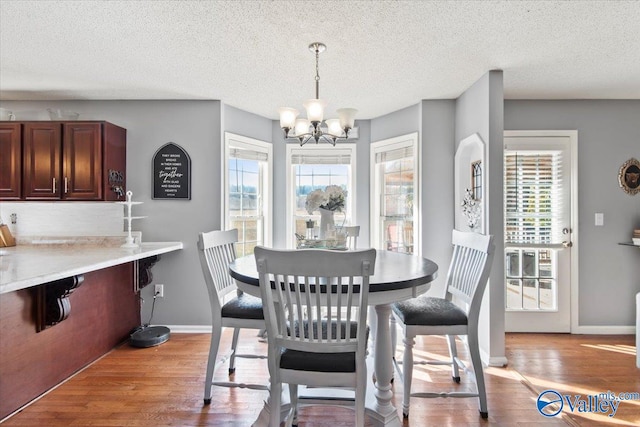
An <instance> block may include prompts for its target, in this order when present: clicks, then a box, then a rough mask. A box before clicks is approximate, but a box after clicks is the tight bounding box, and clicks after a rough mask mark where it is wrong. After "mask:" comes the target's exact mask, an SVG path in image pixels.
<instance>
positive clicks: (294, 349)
mask: <svg viewBox="0 0 640 427" xmlns="http://www.w3.org/2000/svg"><path fill="white" fill-rule="evenodd" d="M254 253H255V257H256V265H257V269H258V275H259V278H260V279H259V280H260V292H261V295H262V300H263V302H264V304H263V306H264V312H265V320H266V323H267V334H268V336H269V374H270V376H271V379H270V393H269V400H270V407H271V410H270V417H271V418H270V421H269V426H271V427H277V426H279V425H280V409H279V408H280V406H281V394H282V385H283V383H287V384H288V385H289V396H290V399H291V410H290V411H289V413H288V414H287V417H286V419H285V425H286V426H291V425H297V422H298V419H297V417H298V408H299V405H300V404H304V402H305V400H304V399H303V398H302V397H300V398H299V397H298V386H299V385H306V386H310V387H322V388H325V387H329V388H330V387H339V388H350V389H353V390H354V394H355V396H354V398H353V399H348V400H345V399H338V398H335V399H327V400H321V398H318V397H314V398H313V400H312V401H311V402H310V403H309V402H307V403H308V404H313V405H316V404H329V405H334V406H335V405H337V406H348V407H353V408H354V410H355V418H356V421H355V424H354V425H355V426H357V427H362V426H364V416H365V414H364V403H365V394H366V388H367V368H366V363H365V358H366V341H367V333H368V328H367V323H366V315H367V302H368V297H369V276H370V275H372V274H373V273H374V266H375V260H376V251H375V249H367V250H361V251H348V252H336V251H329V250H317V249H316V250H314V249H304V250H296V251H285V250H276V249H267V248H264V247H261V246H258V247H256V248H255V252H254ZM323 308H329V310H326V312H328V313H335V314H329V315H328V317H324V316H325V315H326V312H325V310H323ZM332 308H333V309H335V310H332ZM343 308H344V309H345V310H343ZM343 313H344V314H343Z"/></svg>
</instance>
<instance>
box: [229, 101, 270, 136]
mask: <svg viewBox="0 0 640 427" xmlns="http://www.w3.org/2000/svg"><path fill="white" fill-rule="evenodd" d="M272 124H273V120H271V119H267V118H265V117H262V116H258V115H257V114H253V113H248V112H246V111H244V110H240V109H238V108H235V107H232V106H230V105H226V104H223V105H222V131H223V133H224V132H230V133H235V134H236V135H242V136H246V137H249V138H253V139H258V140H260V141H266V142H271V140H272V138H273V134H272V132H273V129H272ZM222 138H223V139H222V141H224V135H222Z"/></svg>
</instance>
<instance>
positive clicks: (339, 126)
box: [278, 42, 358, 146]
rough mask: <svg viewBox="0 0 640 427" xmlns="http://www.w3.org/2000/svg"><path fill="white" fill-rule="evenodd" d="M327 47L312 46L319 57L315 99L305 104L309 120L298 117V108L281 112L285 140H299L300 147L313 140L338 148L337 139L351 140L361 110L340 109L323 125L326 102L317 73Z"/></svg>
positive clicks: (320, 44) (279, 110) (314, 44)
mask: <svg viewBox="0 0 640 427" xmlns="http://www.w3.org/2000/svg"><path fill="white" fill-rule="evenodd" d="M326 48H327V47H326V46H325V45H324V44H323V43H319V42H315V43H311V44H310V45H309V50H310V51H311V52H314V53H315V55H316V97H315V99H308V100H307V101H305V102H304V103H303V104H302V105H303V106H304V108H305V110H307V118H306V119H305V118H297V117H298V114H299V112H298V110H296V109H295V108H288V107H282V108H279V109H278V112H279V113H280V127H281V128H282V130H283V131H284V136H285V138H286V139H297V140H298V141H300V145H301V146H302V145H304V144H306V143H307V142H309V141H311V140H314V141H315V142H316V144H317V143H318V142H320V141H323V142H328V143H330V144H331V145H336V140H337V139H347V138H349V131H350V130H351V129H353V126H354V123H355V117H356V113H357V112H358V110H356V109H355V108H340V109H338V110H337V111H336V112H337V113H338V117H339V118H337V119H327V120H325V121H324V126H323V125H322V119H323V115H324V107H326V105H327V102H326V101H324V100H322V99H320V96H319V93H320V73H319V71H318V57H319V56H320V53H321V52H324V51H325V49H326Z"/></svg>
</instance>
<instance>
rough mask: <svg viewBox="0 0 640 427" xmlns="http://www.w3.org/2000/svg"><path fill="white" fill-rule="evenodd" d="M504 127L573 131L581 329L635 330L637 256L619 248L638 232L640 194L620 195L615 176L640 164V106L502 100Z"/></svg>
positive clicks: (639, 277)
mask: <svg viewBox="0 0 640 427" xmlns="http://www.w3.org/2000/svg"><path fill="white" fill-rule="evenodd" d="M504 123H505V129H506V130H577V131H578V215H579V218H578V221H579V223H578V233H579V239H578V242H579V243H578V244H579V247H578V263H579V267H578V275H579V284H578V288H579V325H580V326H581V327H582V326H587V327H588V326H604V325H612V326H623V325H627V326H630V325H633V324H634V322H635V304H634V301H635V299H634V295H635V294H636V293H637V292H638V291H640V254H639V253H638V250H637V249H635V248H632V247H628V246H620V245H618V242H625V241H626V242H628V241H630V240H631V232H632V230H633V229H634V228H640V195H635V196H630V195H628V194H626V193H625V192H623V191H622V189H621V188H620V187H619V184H618V171H619V169H620V166H622V164H623V163H624V162H625V161H627V160H628V159H630V158H631V157H635V158H636V159H640V101H638V100H630V101H621V100H577V101H505V114H504ZM596 212H602V213H604V226H603V227H596V226H595V225H594V214H595V213H596ZM585 331H587V332H588V329H587V330H585Z"/></svg>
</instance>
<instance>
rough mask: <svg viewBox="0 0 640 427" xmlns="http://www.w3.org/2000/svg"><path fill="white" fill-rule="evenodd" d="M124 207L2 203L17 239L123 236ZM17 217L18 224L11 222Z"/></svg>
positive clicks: (0, 215)
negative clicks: (33, 237)
mask: <svg viewBox="0 0 640 427" xmlns="http://www.w3.org/2000/svg"><path fill="white" fill-rule="evenodd" d="M123 213H124V206H123V205H120V204H117V203H109V202H1V203H0V218H1V219H2V222H4V223H5V224H7V225H8V226H9V230H11V233H12V234H13V235H14V236H15V237H20V238H24V237H26V236H121V235H122V234H123V231H124V220H123V216H124V215H123ZM12 214H15V218H16V223H15V224H13V223H12V220H11V216H12Z"/></svg>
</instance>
